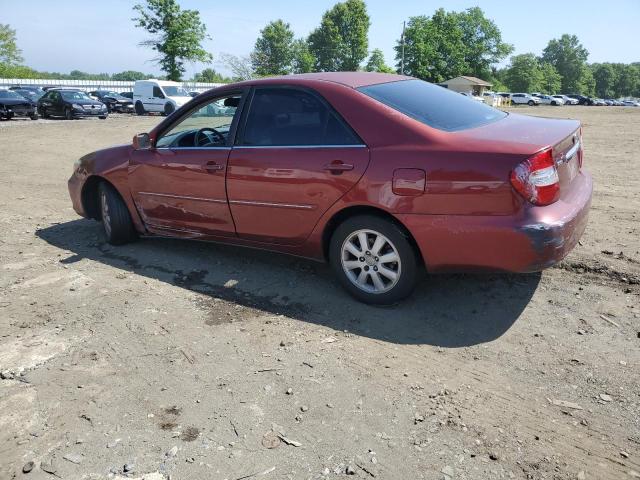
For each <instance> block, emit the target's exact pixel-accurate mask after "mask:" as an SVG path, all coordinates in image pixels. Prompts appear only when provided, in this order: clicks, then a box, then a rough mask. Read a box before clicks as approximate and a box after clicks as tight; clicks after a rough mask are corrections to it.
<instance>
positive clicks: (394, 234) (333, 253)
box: [329, 215, 419, 305]
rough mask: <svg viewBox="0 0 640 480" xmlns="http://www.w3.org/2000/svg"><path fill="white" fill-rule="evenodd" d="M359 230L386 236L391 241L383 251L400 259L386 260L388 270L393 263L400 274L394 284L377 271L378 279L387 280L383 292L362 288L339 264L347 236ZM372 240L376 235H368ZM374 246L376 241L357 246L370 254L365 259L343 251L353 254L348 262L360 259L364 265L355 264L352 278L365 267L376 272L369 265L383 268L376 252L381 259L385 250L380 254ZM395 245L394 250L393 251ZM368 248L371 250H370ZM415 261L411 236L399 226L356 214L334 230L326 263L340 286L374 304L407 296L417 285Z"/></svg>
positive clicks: (351, 235) (372, 216)
mask: <svg viewBox="0 0 640 480" xmlns="http://www.w3.org/2000/svg"><path fill="white" fill-rule="evenodd" d="M360 230H367V231H369V232H374V234H375V233H377V234H382V236H384V237H386V240H388V241H389V242H390V243H389V244H387V245H385V248H387V250H386V253H388V252H389V251H391V252H392V253H396V254H397V256H399V258H400V261H399V262H398V263H395V264H394V263H386V265H388V266H389V268H390V269H394V266H395V272H396V273H397V274H398V275H399V277H398V278H397V280H396V282H395V284H393V281H392V280H389V278H388V277H386V276H383V275H381V274H380V273H377V274H375V275H377V276H378V278H383V280H384V281H388V282H389V283H387V284H386V287H387V288H389V289H388V290H386V291H381V292H379V293H376V292H372V291H365V289H364V288H361V287H359V286H357V285H356V283H354V280H352V279H351V278H350V277H349V276H348V274H347V273H346V271H345V268H343V266H342V257H343V246H344V245H346V244H347V241H348V240H349V239H351V238H354V237H353V236H354V235H355V234H356V233H357V232H358V231H360ZM374 240H375V237H374V236H373V234H368V235H367V241H368V242H372V243H373V242H374ZM374 246H375V243H373V245H367V247H366V248H364V249H362V246H360V248H361V249H362V250H363V251H364V250H367V252H366V254H370V255H369V257H368V258H365V257H364V256H363V257H361V258H357V257H356V256H355V255H353V254H347V253H346V251H345V255H352V256H353V259H351V260H350V261H351V262H354V261H355V262H358V261H360V262H361V264H362V265H363V267H362V268H358V267H356V268H355V270H351V274H352V276H354V277H355V276H356V273H357V274H358V277H359V275H360V274H362V273H363V272H364V270H367V272H369V271H371V272H372V273H373V271H372V270H370V269H375V270H376V272H378V267H377V266H369V265H371V264H373V265H380V269H381V270H382V269H383V267H382V263H383V262H380V263H379V262H378V257H377V256H375V255H380V258H382V256H383V255H385V252H383V251H382V250H381V251H380V253H379V252H375V251H374V250H373V248H370V247H374ZM394 247H395V252H393V248H394ZM368 250H371V252H369V251H368ZM362 259H365V261H362ZM369 259H371V264H370V263H368V260H369ZM418 261H419V256H418V255H417V254H416V251H415V250H414V248H413V246H412V245H411V242H410V239H409V238H408V237H407V234H406V233H405V232H404V231H403V230H402V228H400V227H399V226H398V225H396V224H395V223H393V222H392V221H390V220H387V219H384V218H381V217H378V216H375V215H358V216H355V217H351V218H348V219H347V220H345V221H344V222H342V223H341V224H340V225H339V226H338V228H336V230H335V232H334V233H333V235H332V237H331V244H330V246H329V262H330V263H331V267H332V268H333V271H334V273H335V275H336V276H337V277H338V280H339V281H340V283H341V284H342V286H343V287H344V288H345V289H346V290H347V291H348V292H349V293H350V294H351V295H352V296H353V297H354V298H356V299H357V300H359V301H361V302H364V303H368V304H373V305H389V304H393V303H396V302H398V301H400V300H402V299H403V298H406V297H407V296H409V295H410V294H411V292H412V291H413V289H414V288H415V285H416V281H417V274H418ZM365 278H366V280H365V281H366V282H368V283H369V285H368V288H371V289H374V288H375V286H374V282H373V277H372V275H371V274H367V273H365ZM392 284H393V285H392Z"/></svg>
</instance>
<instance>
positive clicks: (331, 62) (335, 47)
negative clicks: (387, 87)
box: [308, 0, 370, 72]
mask: <svg viewBox="0 0 640 480" xmlns="http://www.w3.org/2000/svg"><path fill="white" fill-rule="evenodd" d="M369 25H370V21H369V14H368V13H367V6H366V5H365V3H364V1H363V0H346V1H345V2H342V3H337V4H336V5H334V6H333V8H331V9H330V10H327V11H326V12H325V13H324V15H323V16H322V21H321V22H320V26H319V27H318V28H317V29H315V30H314V31H313V32H311V34H310V35H309V38H308V42H309V50H310V52H311V54H312V55H313V56H314V58H315V60H316V64H315V70H318V71H323V72H336V71H355V70H358V68H359V67H360V64H361V63H362V61H363V60H364V59H365V58H366V56H367V51H368V49H369V40H368V37H367V36H368V33H369Z"/></svg>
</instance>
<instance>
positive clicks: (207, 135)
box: [193, 127, 227, 147]
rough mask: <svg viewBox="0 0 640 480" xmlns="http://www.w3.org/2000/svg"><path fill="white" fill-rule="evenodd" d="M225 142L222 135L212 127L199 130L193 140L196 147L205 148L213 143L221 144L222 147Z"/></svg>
mask: <svg viewBox="0 0 640 480" xmlns="http://www.w3.org/2000/svg"><path fill="white" fill-rule="evenodd" d="M213 137H215V138H213ZM226 141H227V139H226V138H224V135H222V134H221V133H220V132H219V131H217V130H216V129H215V128H212V127H204V128H201V129H200V130H198V131H197V132H196V135H195V137H194V138H193V143H194V145H195V146H196V147H206V146H208V145H212V144H214V143H222V144H223V145H224V144H225V143H226Z"/></svg>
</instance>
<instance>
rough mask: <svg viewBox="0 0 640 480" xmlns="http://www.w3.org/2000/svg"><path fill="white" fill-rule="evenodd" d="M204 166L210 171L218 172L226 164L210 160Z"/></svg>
mask: <svg viewBox="0 0 640 480" xmlns="http://www.w3.org/2000/svg"><path fill="white" fill-rule="evenodd" d="M203 168H204V169H205V170H206V171H208V172H216V171H218V170H223V169H224V166H222V165H220V164H219V163H215V162H209V163H207V164H206V165H205V166H204V167H203Z"/></svg>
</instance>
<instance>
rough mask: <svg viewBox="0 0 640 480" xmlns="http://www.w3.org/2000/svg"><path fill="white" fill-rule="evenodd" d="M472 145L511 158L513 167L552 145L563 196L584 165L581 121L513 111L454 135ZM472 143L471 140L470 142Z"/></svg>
mask: <svg viewBox="0 0 640 480" xmlns="http://www.w3.org/2000/svg"><path fill="white" fill-rule="evenodd" d="M454 136H456V137H457V138H458V140H462V139H464V143H465V144H468V145H471V148H472V149H474V150H477V151H483V152H486V153H495V154H496V155H499V156H500V157H501V158H504V157H503V156H505V155H508V156H509V157H510V158H511V161H510V162H509V163H512V165H511V168H515V167H516V166H517V165H518V164H519V163H520V162H522V161H524V160H526V159H527V158H529V157H531V156H532V155H534V154H536V153H538V152H540V151H541V150H544V149H547V148H552V149H553V158H554V160H555V164H556V168H557V170H558V177H559V182H560V194H561V196H562V195H563V193H565V192H566V190H567V189H568V188H569V186H570V184H571V183H572V182H573V180H574V179H575V177H576V176H577V174H578V172H579V170H580V168H581V167H582V136H581V125H580V122H579V121H578V120H571V119H558V118H545V117H532V116H529V115H521V114H517V113H510V114H509V115H508V116H507V117H505V118H503V119H502V120H499V121H497V122H494V123H490V124H488V125H483V126H482V127H478V128H473V129H470V130H465V131H461V132H456V133H455V134H454ZM467 142H469V143H467Z"/></svg>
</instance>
